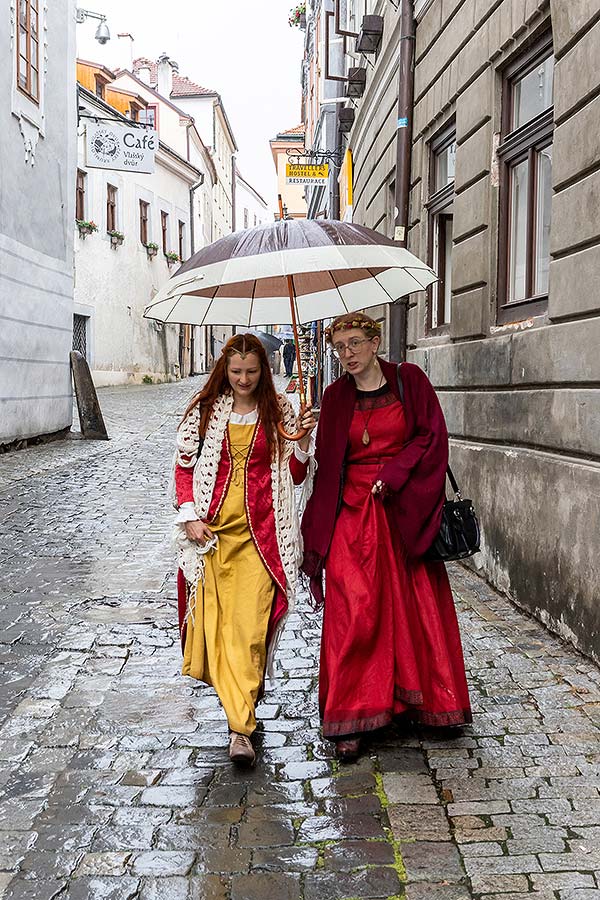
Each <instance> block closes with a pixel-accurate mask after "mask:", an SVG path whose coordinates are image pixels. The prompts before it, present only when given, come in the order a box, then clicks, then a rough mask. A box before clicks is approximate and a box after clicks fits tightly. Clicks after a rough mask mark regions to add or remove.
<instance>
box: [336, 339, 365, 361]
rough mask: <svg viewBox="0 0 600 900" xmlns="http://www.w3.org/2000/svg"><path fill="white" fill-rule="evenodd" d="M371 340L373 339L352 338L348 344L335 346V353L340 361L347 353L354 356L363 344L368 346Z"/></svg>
mask: <svg viewBox="0 0 600 900" xmlns="http://www.w3.org/2000/svg"><path fill="white" fill-rule="evenodd" d="M371 340H372V338H352V340H351V341H348V343H347V344H334V345H333V352H334V353H335V355H336V356H338V357H340V359H341V357H342V356H345V355H346V353H351V354H352V355H354V354H355V353H358V351H359V350H360V347H361V344H368V343H370V341H371Z"/></svg>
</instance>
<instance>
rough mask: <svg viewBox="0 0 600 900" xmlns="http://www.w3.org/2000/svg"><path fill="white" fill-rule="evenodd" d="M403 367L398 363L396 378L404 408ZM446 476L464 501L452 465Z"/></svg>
mask: <svg viewBox="0 0 600 900" xmlns="http://www.w3.org/2000/svg"><path fill="white" fill-rule="evenodd" d="M401 366H402V363H398V365H397V366H396V378H397V379H398V393H399V394H400V403H401V404H402V406H404V385H403V384H402V376H401V375H400V368H401ZM446 475H447V476H448V480H449V481H450V484H451V485H452V490H453V491H454V494H455V496H456V497H458V499H459V500H462V494H461V492H460V488H459V486H458V482H457V480H456V478H455V477H454V472H453V471H452V469H451V468H450V463H448V468H447V469H446Z"/></svg>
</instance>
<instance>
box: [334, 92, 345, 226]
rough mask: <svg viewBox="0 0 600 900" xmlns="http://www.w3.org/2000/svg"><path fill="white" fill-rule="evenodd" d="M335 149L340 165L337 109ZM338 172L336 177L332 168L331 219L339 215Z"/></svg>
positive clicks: (340, 146)
mask: <svg viewBox="0 0 600 900" xmlns="http://www.w3.org/2000/svg"><path fill="white" fill-rule="evenodd" d="M335 149H336V153H337V159H338V160H340V166H341V160H342V154H343V152H344V138H343V136H342V132H341V129H340V120H339V117H338V115H337V110H336V112H335ZM332 168H333V167H332ZM339 174H340V173H339V171H338V173H337V177H336V175H335V169H334V176H333V197H332V203H331V218H332V219H339V217H340V179H339Z"/></svg>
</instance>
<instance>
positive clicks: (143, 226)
mask: <svg viewBox="0 0 600 900" xmlns="http://www.w3.org/2000/svg"><path fill="white" fill-rule="evenodd" d="M149 205H150V204H148V203H146V202H145V201H144V200H140V241H141V242H142V244H147V243H148V208H149Z"/></svg>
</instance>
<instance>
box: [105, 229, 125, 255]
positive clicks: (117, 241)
mask: <svg viewBox="0 0 600 900" xmlns="http://www.w3.org/2000/svg"><path fill="white" fill-rule="evenodd" d="M107 234H108V236H109V238H110V246H111V247H112V248H113V250H116V249H117V247H120V246H121V244H122V243H123V241H124V240H125V235H124V234H123V233H122V232H121V231H107Z"/></svg>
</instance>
